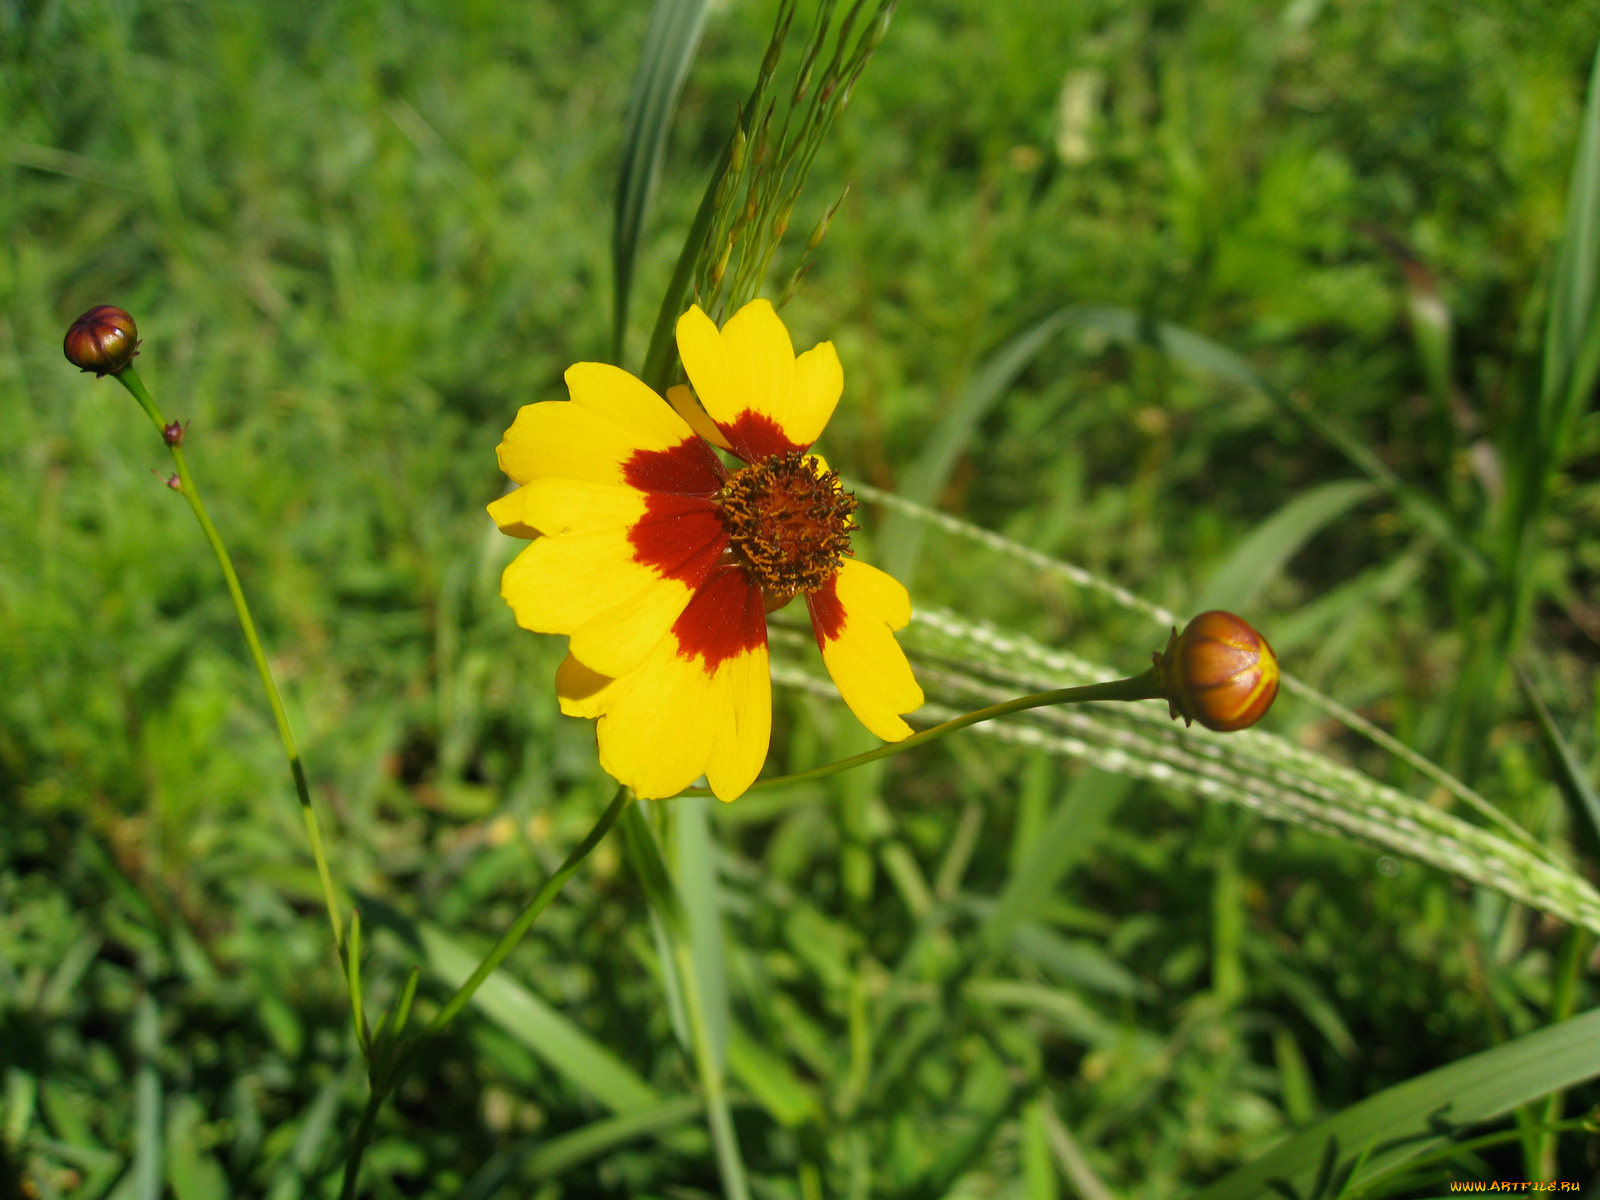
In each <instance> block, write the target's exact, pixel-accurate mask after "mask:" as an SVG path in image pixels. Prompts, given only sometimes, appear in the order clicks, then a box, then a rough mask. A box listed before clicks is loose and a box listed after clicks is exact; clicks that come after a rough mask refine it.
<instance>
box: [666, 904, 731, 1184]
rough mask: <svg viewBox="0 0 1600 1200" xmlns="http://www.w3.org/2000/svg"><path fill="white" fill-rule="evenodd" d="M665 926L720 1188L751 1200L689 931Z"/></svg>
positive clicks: (674, 925) (671, 924)
mask: <svg viewBox="0 0 1600 1200" xmlns="http://www.w3.org/2000/svg"><path fill="white" fill-rule="evenodd" d="M668 927H669V928H670V929H671V931H672V959H673V962H674V963H675V964H676V965H677V971H678V986H679V987H680V988H681V989H682V990H683V1007H684V1015H685V1016H686V1017H687V1018H688V1020H689V1035H690V1039H691V1040H692V1041H693V1043H694V1066H695V1072H696V1073H697V1074H698V1075H699V1076H700V1090H701V1091H702V1092H703V1093H705V1104H706V1116H707V1117H708V1118H709V1119H710V1122H711V1140H712V1142H713V1144H714V1145H715V1146H716V1150H717V1171H718V1173H719V1174H720V1175H721V1176H722V1191H723V1194H724V1195H725V1196H726V1197H727V1200H750V1189H749V1187H748V1185H746V1183H745V1178H744V1162H743V1160H742V1159H741V1158H740V1157H739V1141H738V1138H737V1137H736V1136H735V1134H734V1132H733V1116H732V1113H731V1112H730V1111H729V1108H728V1093H727V1090H726V1089H725V1088H724V1087H723V1080H722V1067H721V1066H720V1065H719V1064H718V1063H717V1060H716V1056H715V1054H714V1053H713V1052H712V1049H711V1030H710V1027H709V1026H708V1025H707V1023H706V1012H705V1002H704V999H703V998H702V997H701V995H700V976H699V973H698V972H697V971H696V970H695V966H694V953H693V951H692V950H691V949H690V947H689V938H688V933H687V930H686V929H685V928H684V927H683V924H682V923H681V922H668Z"/></svg>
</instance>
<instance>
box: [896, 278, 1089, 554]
mask: <svg viewBox="0 0 1600 1200" xmlns="http://www.w3.org/2000/svg"><path fill="white" fill-rule="evenodd" d="M1069 315H1070V313H1069V312H1068V311H1067V310H1062V311H1060V312H1056V313H1052V314H1051V315H1050V316H1048V317H1046V318H1044V320H1042V321H1039V322H1038V323H1036V324H1034V325H1032V326H1030V327H1029V328H1028V329H1027V330H1025V331H1024V332H1022V333H1020V334H1018V335H1017V336H1016V337H1015V338H1013V339H1012V340H1011V341H1009V342H1007V343H1006V344H1005V345H1004V346H1003V347H1001V348H1000V349H999V350H998V351H996V352H995V354H994V355H993V356H992V357H991V358H989V359H988V360H987V361H985V362H984V363H983V365H982V366H980V367H979V368H978V370H977V371H976V372H975V373H974V374H973V376H972V378H971V379H970V380H969V381H968V383H967V385H966V387H964V388H962V390H961V394H960V395H959V396H957V397H956V401H955V403H954V404H952V405H950V407H949V408H948V409H946V410H945V414H944V416H943V418H942V419H941V420H940V421H939V424H938V426H937V427H936V428H935V429H934V430H933V432H932V434H931V435H930V436H929V437H928V440H927V442H926V443H925V444H924V445H923V447H922V453H921V454H919V455H918V456H917V460H916V462H914V463H912V464H911V469H910V470H909V471H907V472H906V474H905V478H904V479H902V480H901V481H900V486H899V492H900V494H901V495H902V496H904V497H905V498H906V499H908V500H910V501H912V502H913V503H915V504H932V503H933V502H934V501H935V500H936V499H937V498H938V495H939V493H940V491H942V490H943V489H944V486H945V484H946V483H948V482H949V480H950V473H951V472H952V471H953V470H955V467H956V463H957V462H959V461H960V458H961V453H962V451H963V450H965V449H966V446H967V443H968V442H969V441H971V440H972V435H973V434H974V433H975V432H976V431H977V428H978V425H979V424H980V423H981V422H982V420H983V418H984V417H985V416H987V415H988V413H989V410H990V409H992V408H993V407H994V406H995V404H996V402H997V401H999V399H1000V398H1001V397H1002V396H1004V395H1005V393H1006V389H1007V388H1009V387H1010V386H1011V384H1012V382H1013V381H1015V379H1016V378H1017V376H1018V375H1020V374H1022V372H1023V371H1025V370H1026V369H1027V367H1028V364H1029V363H1030V362H1032V361H1033V360H1034V357H1035V356H1036V355H1038V353H1039V351H1040V350H1042V349H1044V347H1045V346H1046V345H1048V344H1049V342H1050V339H1051V338H1053V337H1055V335H1056V334H1057V333H1059V332H1060V331H1061V328H1062V326H1063V325H1064V324H1066V321H1067V318H1068V317H1069ZM922 535H923V531H922V527H921V526H920V525H917V524H915V523H914V522H912V521H910V520H909V519H907V518H906V517H905V516H903V515H902V514H900V513H891V514H890V516H889V519H888V520H887V521H886V522H884V529H883V535H882V539H881V542H882V558H883V569H884V570H886V571H888V572H889V574H891V575H893V576H894V577H895V578H896V579H909V578H911V577H912V576H913V574H914V572H915V570H916V565H917V559H918V558H919V557H920V555H921V552H922Z"/></svg>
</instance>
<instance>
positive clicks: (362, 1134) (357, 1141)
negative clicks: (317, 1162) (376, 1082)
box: [339, 1088, 389, 1200]
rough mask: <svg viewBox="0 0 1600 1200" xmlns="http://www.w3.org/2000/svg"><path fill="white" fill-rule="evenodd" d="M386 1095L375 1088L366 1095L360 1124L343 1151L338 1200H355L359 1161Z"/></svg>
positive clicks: (364, 1152) (359, 1171)
mask: <svg viewBox="0 0 1600 1200" xmlns="http://www.w3.org/2000/svg"><path fill="white" fill-rule="evenodd" d="M388 1095H389V1093H388V1092H387V1091H379V1090H378V1089H377V1088H373V1089H372V1090H371V1091H370V1092H368V1093H367V1106H366V1107H365V1108H364V1109H362V1110H361V1124H359V1125H357V1126H356V1133H355V1136H354V1137H353V1138H351V1139H350V1149H348V1150H347V1151H345V1157H344V1182H343V1183H342V1184H341V1185H340V1187H339V1200H355V1196H356V1181H357V1180H358V1179H360V1178H361V1159H362V1157H363V1156H364V1155H365V1154H366V1152H367V1144H368V1143H369V1142H371V1141H372V1130H373V1127H374V1126H375V1125H376V1124H377V1121H378V1110H379V1109H380V1108H382V1107H383V1102H384V1100H385V1099H387V1098H388Z"/></svg>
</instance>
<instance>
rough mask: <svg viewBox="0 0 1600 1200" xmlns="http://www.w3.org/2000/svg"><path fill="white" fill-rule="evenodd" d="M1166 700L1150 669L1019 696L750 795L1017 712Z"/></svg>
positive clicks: (695, 791) (760, 784)
mask: <svg viewBox="0 0 1600 1200" xmlns="http://www.w3.org/2000/svg"><path fill="white" fill-rule="evenodd" d="M1162 698H1163V692H1162V691H1161V681H1160V679H1159V678H1158V677H1157V674H1156V669H1155V668H1154V667H1151V668H1150V669H1149V670H1148V671H1145V672H1144V673H1143V674H1140V675H1134V676H1131V677H1129V678H1127V679H1113V680H1110V681H1108V682H1106V683H1088V684H1084V685H1083V686H1081V687H1069V688H1057V689H1056V690H1055V691H1053V692H1035V693H1033V695H1031V696H1019V697H1018V698H1017V699H1015V700H1007V701H1006V702H1005V703H1004V704H992V705H990V706H989V707H988V708H980V709H977V710H976V711H974V712H969V713H967V714H966V715H965V716H961V717H955V718H954V719H952V720H949V721H946V722H944V723H943V724H942V725H934V726H931V727H930V728H928V729H924V730H923V731H922V732H921V733H913V734H912V735H911V736H910V737H908V738H903V739H901V740H900V741H898V742H887V743H885V744H884V745H882V746H879V747H877V748H876V749H873V750H868V751H866V752H865V753H864V754H856V755H853V756H851V757H850V758H841V759H840V760H839V761H838V762H832V763H828V764H827V765H826V766H822V767H813V768H812V769H811V770H809V771H797V772H795V773H794V774H793V775H775V776H773V777H772V778H771V779H758V780H757V781H756V782H755V783H752V784H751V785H750V789H749V790H750V791H752V792H754V791H760V790H761V789H763V788H775V787H787V786H788V785H789V784H792V783H809V782H811V781H812V780H813V779H826V778H827V777H828V776H829V775H837V774H838V773H839V772H840V771H848V770H849V769H850V768H851V767H859V766H862V765H864V764H866V763H869V762H874V761H876V760H877V759H880V758H888V757H889V756H890V755H894V754H904V753H905V752H906V751H907V750H913V749H915V748H916V747H918V746H921V745H923V744H924V743H927V742H931V741H934V740H936V739H938V738H942V737H944V735H945V734H947V733H954V732H955V731H956V730H958V729H965V728H966V727H967V726H968V725H976V724H978V723H979V722H980V721H992V720H994V719H995V718H996V717H1005V716H1010V715H1011V714H1012V713H1014V712H1023V711H1025V710H1027V709H1030V708H1048V707H1050V706H1051V705H1054V704H1083V703H1085V702H1087V701H1090V700H1160V699H1162ZM681 794H682V795H685V796H709V795H711V789H710V788H686V789H685V790H684V791H683V792H682V793H681Z"/></svg>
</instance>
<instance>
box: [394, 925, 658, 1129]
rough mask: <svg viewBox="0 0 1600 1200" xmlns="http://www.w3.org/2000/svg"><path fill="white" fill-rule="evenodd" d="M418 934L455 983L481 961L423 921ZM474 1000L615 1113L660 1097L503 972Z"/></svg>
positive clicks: (432, 960)
mask: <svg viewBox="0 0 1600 1200" xmlns="http://www.w3.org/2000/svg"><path fill="white" fill-rule="evenodd" d="M416 935H417V938H418V940H419V941H420V942H421V945H422V949H423V953H424V954H425V955H426V957H427V961H428V965H429V966H430V967H432V968H433V971H434V972H435V974H437V975H438V976H439V977H440V978H441V979H443V980H444V981H445V982H446V983H447V984H449V985H450V986H451V987H457V986H459V985H460V984H461V982H462V981H463V980H465V979H466V978H467V977H468V976H469V975H471V974H472V970H473V968H474V967H476V966H477V965H478V960H479V957H480V956H479V955H477V954H475V953H473V952H472V951H470V950H468V949H467V948H466V947H465V946H463V945H462V944H461V943H460V942H458V941H456V940H455V939H454V938H452V937H450V936H449V935H448V934H447V933H445V932H444V931H443V930H442V929H438V928H436V927H435V926H433V925H429V924H427V923H426V922H423V923H420V924H418V925H417V927H416ZM472 999H473V1002H474V1003H475V1004H476V1005H477V1006H478V1007H479V1008H481V1009H482V1010H483V1011H484V1013H485V1014H486V1015H487V1016H488V1017H489V1018H490V1019H491V1020H493V1021H494V1022H495V1023H496V1024H498V1025H499V1026H501V1027H502V1028H503V1029H505V1031H506V1032H507V1033H509V1034H511V1036H513V1037H514V1038H516V1039H517V1040H518V1041H519V1042H521V1043H522V1044H523V1045H525V1046H527V1047H528V1049H530V1050H532V1051H533V1052H534V1053H535V1054H537V1055H538V1056H539V1057H540V1058H542V1059H544V1060H545V1061H546V1062H548V1063H549V1064H550V1065H551V1066H552V1067H554V1068H555V1069H556V1070H558V1071H560V1072H561V1073H562V1074H563V1075H565V1076H566V1077H567V1078H568V1079H570V1080H571V1081H572V1082H573V1084H574V1085H576V1086H577V1087H579V1088H581V1089H582V1090H583V1091H585V1092H588V1093H589V1094H590V1095H591V1096H593V1097H594V1098H595V1099H596V1100H598V1101H600V1103H602V1104H604V1105H605V1106H606V1107H607V1108H609V1109H611V1110H612V1111H613V1112H623V1111H626V1110H629V1109H634V1108H642V1107H643V1106H645V1105H648V1104H654V1103H656V1102H657V1100H658V1099H659V1098H658V1097H657V1096H656V1094H655V1091H654V1090H653V1089H652V1088H651V1087H650V1085H649V1084H647V1083H646V1082H645V1081H644V1080H643V1079H641V1078H639V1076H638V1075H636V1074H635V1073H634V1072H633V1070H632V1068H630V1067H629V1066H628V1065H627V1064H626V1063H624V1062H623V1061H622V1060H621V1059H619V1058H618V1057H617V1056H616V1055H614V1054H612V1053H611V1051H609V1050H607V1049H606V1048H605V1047H604V1046H602V1045H601V1044H600V1043H599V1042H597V1041H595V1040H594V1039H593V1038H592V1037H590V1036H589V1035H588V1034H587V1033H585V1032H584V1031H583V1030H581V1029H579V1028H578V1027H577V1026H576V1025H574V1024H573V1023H572V1022H571V1021H569V1020H567V1018H566V1017H564V1016H562V1015H561V1014H560V1013H559V1012H557V1011H556V1010H555V1009H553V1008H551V1007H550V1006H549V1005H548V1004H546V1003H545V1002H544V1001H543V1000H541V999H540V998H539V997H538V996H536V995H534V994H533V992H531V991H529V990H528V989H527V988H525V987H523V986H522V984H520V983H518V982H517V981H516V980H514V979H512V978H511V977H510V976H509V975H507V974H506V973H505V972H504V971H503V970H501V971H496V972H495V973H494V974H493V975H490V976H489V977H488V978H487V979H485V980H484V981H483V985H482V986H481V987H480V988H478V990H477V992H476V993H475V994H474V995H473V997H472Z"/></svg>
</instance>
